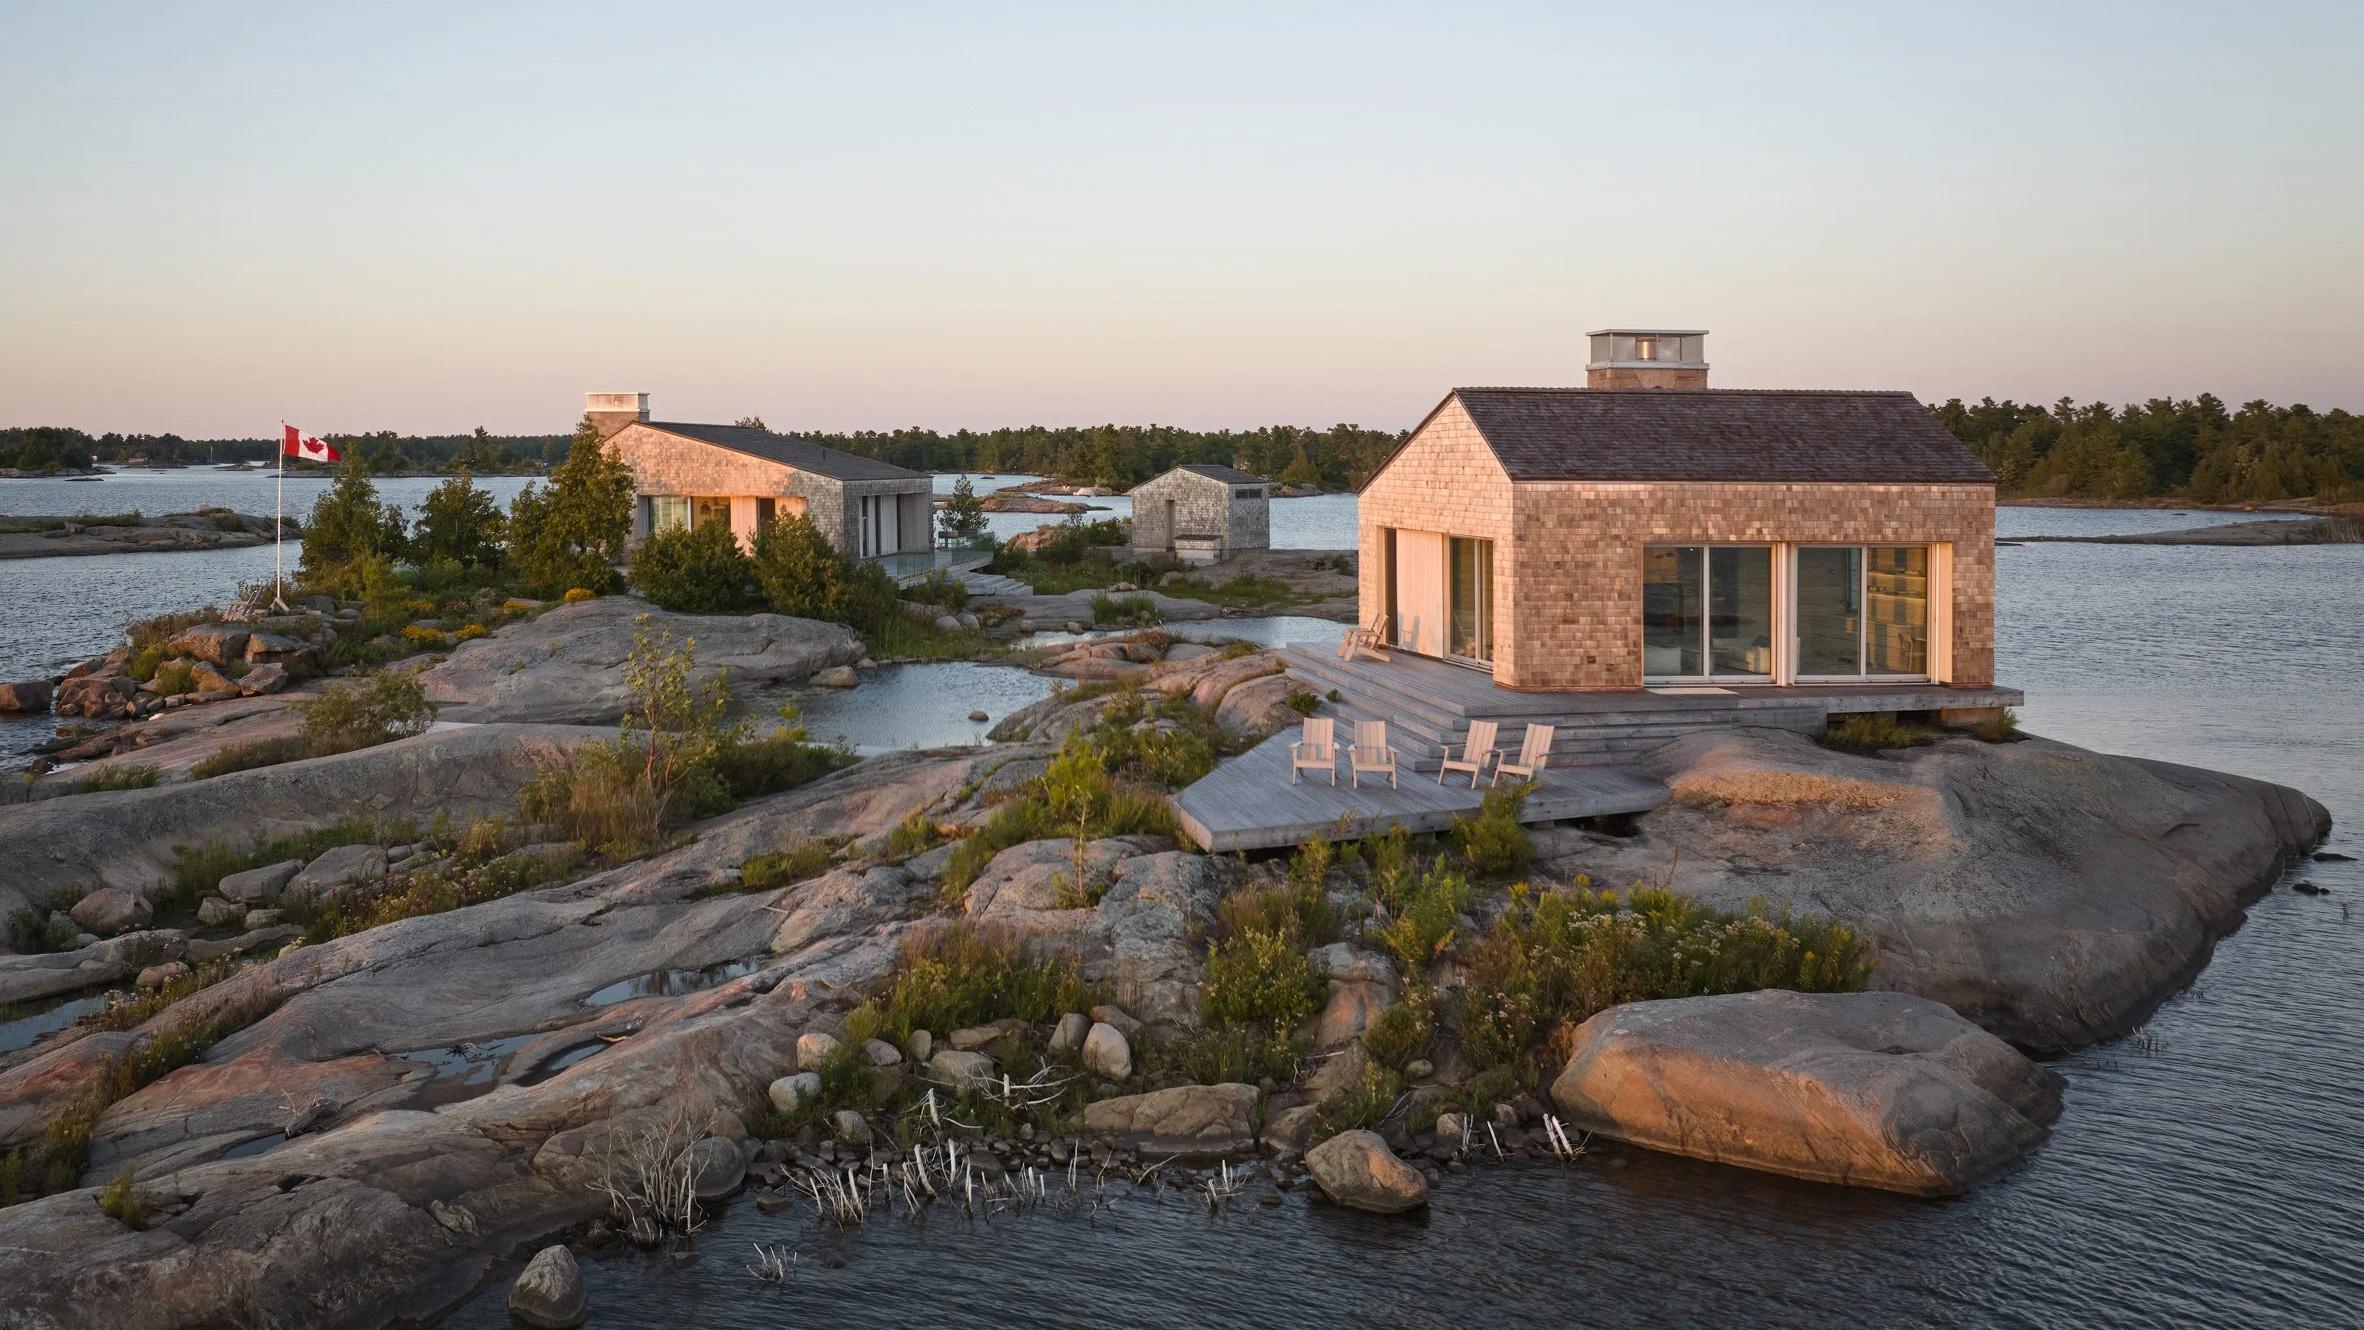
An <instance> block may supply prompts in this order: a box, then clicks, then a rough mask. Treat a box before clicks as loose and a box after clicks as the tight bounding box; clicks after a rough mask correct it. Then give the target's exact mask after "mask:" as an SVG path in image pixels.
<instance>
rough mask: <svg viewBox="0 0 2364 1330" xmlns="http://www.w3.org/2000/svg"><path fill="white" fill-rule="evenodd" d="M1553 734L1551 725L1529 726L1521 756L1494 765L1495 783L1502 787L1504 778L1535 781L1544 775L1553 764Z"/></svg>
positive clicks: (1505, 759) (1520, 745) (1520, 750)
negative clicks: (1510, 777)
mask: <svg viewBox="0 0 2364 1330" xmlns="http://www.w3.org/2000/svg"><path fill="white" fill-rule="evenodd" d="M1551 734H1552V727H1551V726H1549V725H1533V724H1530V725H1528V726H1527V737H1526V738H1525V739H1524V740H1523V741H1521V742H1520V744H1519V755H1518V756H1517V757H1516V758H1515V759H1514V758H1508V757H1506V758H1503V759H1502V760H1501V761H1499V762H1496V763H1495V764H1494V783H1495V784H1496V785H1500V784H1501V783H1502V778H1503V777H1504V776H1516V777H1518V778H1519V779H1520V780H1533V779H1535V778H1536V777H1537V776H1540V775H1542V774H1543V768H1544V767H1546V766H1548V765H1550V763H1551ZM1475 783H1476V782H1474V781H1473V782H1471V784H1472V785H1474V784H1475Z"/></svg>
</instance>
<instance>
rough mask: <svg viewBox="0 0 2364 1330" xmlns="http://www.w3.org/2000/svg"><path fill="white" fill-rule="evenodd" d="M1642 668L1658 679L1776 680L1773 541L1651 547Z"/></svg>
mask: <svg viewBox="0 0 2364 1330" xmlns="http://www.w3.org/2000/svg"><path fill="white" fill-rule="evenodd" d="M1642 673H1643V674H1644V675H1645V676H1646V677H1648V678H1652V679H1700V678H1714V679H1734V680H1742V681H1746V680H1763V679H1770V678H1772V677H1773V549H1772V547H1771V546H1769V545H1661V546H1653V547H1651V548H1648V549H1645V550H1644V551H1643V552H1642Z"/></svg>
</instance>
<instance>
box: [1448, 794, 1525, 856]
mask: <svg viewBox="0 0 2364 1330" xmlns="http://www.w3.org/2000/svg"><path fill="white" fill-rule="evenodd" d="M1533 788H1534V785H1533V783H1532V782H1530V781H1512V782H1510V783H1508V784H1503V783H1501V782H1496V783H1495V785H1494V787H1493V788H1492V789H1490V790H1487V791H1486V796H1485V798H1484V799H1483V800H1482V801H1480V803H1479V804H1478V810H1477V812H1475V813H1473V814H1469V815H1467V816H1463V817H1456V818H1454V819H1453V832H1452V835H1453V843H1454V844H1455V845H1456V846H1458V847H1460V850H1461V853H1462V854H1463V855H1465V856H1467V857H1468V859H1469V866H1470V867H1471V868H1473V869H1475V870H1476V871H1477V873H1478V875H1479V876H1480V877H1509V876H1511V875H1513V874H1516V873H1519V872H1522V871H1524V870H1525V869H1526V867H1527V862H1528V861H1529V860H1531V859H1533V858H1534V857H1535V844H1534V842H1533V841H1531V840H1529V839H1528V837H1527V829H1526V827H1524V826H1522V825H1521V824H1520V821H1519V814H1520V812H1521V811H1522V810H1524V808H1525V807H1526V803H1527V794H1528V792H1529V791H1530V790H1532V789H1533Z"/></svg>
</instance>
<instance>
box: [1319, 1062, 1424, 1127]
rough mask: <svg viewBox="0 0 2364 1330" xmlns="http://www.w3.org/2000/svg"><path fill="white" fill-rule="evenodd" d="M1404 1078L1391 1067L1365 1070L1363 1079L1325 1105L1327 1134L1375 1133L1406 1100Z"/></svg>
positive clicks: (1374, 1065) (1372, 1065) (1369, 1066)
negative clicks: (1400, 1103)
mask: <svg viewBox="0 0 2364 1330" xmlns="http://www.w3.org/2000/svg"><path fill="white" fill-rule="evenodd" d="M1403 1093H1404V1078H1403V1076H1402V1075H1401V1074H1400V1073H1398V1072H1397V1071H1396V1070H1395V1069H1394V1068H1392V1067H1383V1066H1381V1065H1379V1064H1378V1063H1376V1062H1373V1063H1369V1064H1367V1065H1365V1066H1364V1067H1363V1076H1362V1079H1361V1080H1360V1081H1358V1082H1356V1083H1355V1085H1354V1086H1353V1088H1351V1089H1349V1090H1348V1091H1347V1092H1346V1093H1345V1094H1343V1095H1340V1096H1338V1097H1337V1098H1335V1099H1332V1100H1331V1101H1330V1102H1328V1103H1326V1104H1324V1105H1322V1111H1321V1120H1322V1127H1323V1129H1324V1130H1325V1131H1330V1132H1341V1131H1375V1130H1377V1129H1378V1127H1379V1125H1380V1124H1381V1123H1383V1122H1385V1121H1387V1119H1388V1116H1389V1115H1390V1114H1392V1113H1393V1112H1394V1111H1395V1105H1396V1101H1397V1100H1399V1099H1401V1098H1402V1097H1403Z"/></svg>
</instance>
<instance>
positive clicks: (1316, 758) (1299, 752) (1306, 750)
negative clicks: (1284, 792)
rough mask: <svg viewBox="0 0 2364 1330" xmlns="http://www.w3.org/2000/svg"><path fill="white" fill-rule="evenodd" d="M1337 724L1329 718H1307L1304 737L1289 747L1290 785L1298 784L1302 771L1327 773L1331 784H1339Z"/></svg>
mask: <svg viewBox="0 0 2364 1330" xmlns="http://www.w3.org/2000/svg"><path fill="white" fill-rule="evenodd" d="M1336 725H1337V722H1336V721H1334V720H1331V719H1330V718H1329V717H1328V716H1307V717H1306V718H1305V732H1304V735H1303V736H1302V737H1301V738H1299V739H1298V740H1297V742H1295V743H1293V744H1290V745H1289V784H1291V785H1294V784H1296V783H1297V773H1298V772H1300V771H1326V772H1328V773H1329V775H1330V783H1331V784H1332V785H1335V784H1337V783H1338V741H1337V738H1336V737H1335V736H1336V730H1335V727H1336Z"/></svg>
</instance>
